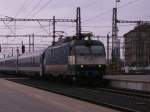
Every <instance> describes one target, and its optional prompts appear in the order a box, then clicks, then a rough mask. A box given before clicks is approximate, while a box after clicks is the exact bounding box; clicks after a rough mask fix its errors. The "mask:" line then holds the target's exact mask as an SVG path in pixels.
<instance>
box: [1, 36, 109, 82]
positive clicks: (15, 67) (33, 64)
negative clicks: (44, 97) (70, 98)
mask: <svg viewBox="0 0 150 112" xmlns="http://www.w3.org/2000/svg"><path fill="white" fill-rule="evenodd" d="M105 71H106V53H105V47H104V44H103V43H102V42H101V41H98V40H92V39H91V38H85V37H84V38H82V39H80V38H77V36H70V37H65V38H61V39H59V40H58V41H57V42H55V44H54V45H51V46H49V47H47V48H45V49H44V50H41V51H38V52H29V53H23V54H18V55H17V56H14V57H9V58H4V59H0V72H9V73H17V74H28V75H29V76H31V75H34V76H37V77H38V76H40V77H56V78H59V79H60V78H61V79H63V80H70V81H74V82H77V81H82V80H85V81H86V80H94V81H95V80H96V81H100V80H101V79H102V77H103V75H105Z"/></svg>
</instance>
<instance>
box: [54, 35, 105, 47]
mask: <svg viewBox="0 0 150 112" xmlns="http://www.w3.org/2000/svg"><path fill="white" fill-rule="evenodd" d="M65 43H70V44H71V45H83V44H86V43H90V44H92V45H103V43H102V42H101V41H98V40H85V39H77V38H76V37H74V36H73V37H66V38H63V39H60V40H58V41H57V42H56V43H55V45H54V46H57V45H62V44H65Z"/></svg>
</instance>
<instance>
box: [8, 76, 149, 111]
mask: <svg viewBox="0 0 150 112" xmlns="http://www.w3.org/2000/svg"><path fill="white" fill-rule="evenodd" d="M7 80H10V81H14V82H17V83H21V84H24V85H28V86H32V87H36V88H39V89H43V90H46V91H50V92H54V93H57V94H61V95H65V96H68V97H73V98H76V99H80V100H84V101H87V102H90V103H94V104H97V105H103V106H105V107H110V108H113V109H116V110H120V111H126V112H149V110H150V98H147V97H145V96H144V95H143V96H142V95H140V96H139V95H135V94H131V93H130V94H129V93H128V94H127V93H125V94H123V92H121V91H117V90H110V89H105V88H85V87H77V86H70V85H66V84H62V83H54V82H48V81H43V80H34V79H27V78H8V79H7Z"/></svg>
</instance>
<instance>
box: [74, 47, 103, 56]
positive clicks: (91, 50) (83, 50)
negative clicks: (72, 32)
mask: <svg viewBox="0 0 150 112" xmlns="http://www.w3.org/2000/svg"><path fill="white" fill-rule="evenodd" d="M75 49H76V55H89V54H95V55H104V54H105V50H104V47H103V46H90V47H88V46H76V48H75Z"/></svg>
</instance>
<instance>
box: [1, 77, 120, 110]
mask: <svg viewBox="0 0 150 112" xmlns="http://www.w3.org/2000/svg"><path fill="white" fill-rule="evenodd" d="M0 99H1V100H0V112H117V111H116V110H112V109H109V108H106V107H102V106H98V105H94V104H91V103H88V102H85V101H80V100H77V99H74V98H69V97H66V96H63V95H58V94H55V93H51V92H47V91H44V90H40V89H37V88H33V87H30V86H26V85H22V84H18V83H16V82H12V81H8V80H5V79H4V78H0Z"/></svg>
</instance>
